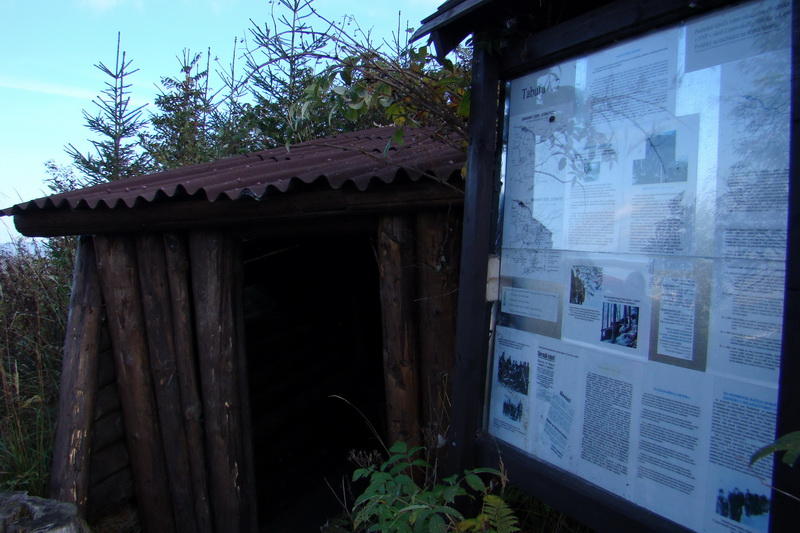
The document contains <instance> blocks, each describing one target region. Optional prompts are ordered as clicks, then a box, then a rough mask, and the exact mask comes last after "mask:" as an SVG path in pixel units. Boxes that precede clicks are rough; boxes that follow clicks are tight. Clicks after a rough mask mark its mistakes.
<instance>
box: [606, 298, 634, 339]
mask: <svg viewBox="0 0 800 533" xmlns="http://www.w3.org/2000/svg"><path fill="white" fill-rule="evenodd" d="M602 320H603V321H602V324H601V329H600V340H601V341H602V342H608V343H611V344H616V345H618V346H627V347H628V348H636V342H637V339H638V335H639V307H637V306H635V305H625V304H618V303H612V302H603V319H602Z"/></svg>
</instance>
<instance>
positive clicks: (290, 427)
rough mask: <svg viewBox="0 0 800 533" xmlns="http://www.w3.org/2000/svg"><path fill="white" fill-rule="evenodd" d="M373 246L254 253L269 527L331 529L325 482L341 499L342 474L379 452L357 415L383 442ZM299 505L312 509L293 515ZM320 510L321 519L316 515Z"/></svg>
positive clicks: (274, 246) (252, 314)
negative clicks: (362, 456) (357, 454)
mask: <svg viewBox="0 0 800 533" xmlns="http://www.w3.org/2000/svg"><path fill="white" fill-rule="evenodd" d="M372 241H373V239H371V238H370V235H361V234H358V235H346V236H335V237H330V236H326V237H324V238H321V237H319V236H315V237H306V238H291V239H277V240H276V239H270V240H252V241H245V242H244V243H243V249H242V260H243V271H244V302H243V303H244V305H243V307H244V314H245V320H244V324H245V339H246V354H247V367H248V376H249V383H248V384H249V389H250V411H251V419H252V428H253V449H254V469H255V481H256V492H257V497H258V512H259V524H261V526H262V528H263V527H265V526H269V527H270V530H271V531H278V530H280V525H279V524H280V523H281V522H283V521H284V519H285V523H286V525H287V527H289V526H293V527H295V528H296V527H297V520H299V519H308V520H309V521H311V520H317V521H319V523H318V524H309V525H315V526H317V527H318V526H319V525H321V524H323V523H324V521H325V519H326V518H330V517H332V516H334V515H335V514H337V513H338V512H340V511H341V507H340V505H339V504H338V502H337V500H336V497H335V495H334V494H333V492H332V491H331V490H330V489H329V488H328V487H327V484H326V483H325V480H327V482H328V483H330V485H331V486H332V487H337V486H338V487H339V490H341V478H342V475H344V474H346V473H348V472H351V471H352V468H353V466H352V464H350V463H349V461H348V460H347V456H348V452H349V451H350V450H353V449H356V450H362V449H365V450H372V449H377V448H379V447H380V445H379V444H378V442H377V440H376V437H375V436H374V435H372V433H371V432H370V430H369V428H368V427H367V424H366V422H365V421H364V419H363V418H362V416H361V415H360V414H359V412H358V411H357V410H356V409H358V410H359V411H361V412H362V413H363V414H364V416H366V417H367V418H368V419H369V420H370V422H371V423H372V424H373V425H374V426H375V427H376V428H378V430H379V431H381V432H383V427H385V422H384V420H385V416H386V415H385V413H386V411H385V391H384V377H383V360H382V339H381V337H382V335H381V308H380V296H379V290H378V287H379V284H378V272H377V263H376V258H375V252H374V247H373V246H374V243H373V242H372ZM345 400H346V401H345ZM351 404H352V405H351ZM298 502H301V504H302V505H303V508H302V511H301V512H300V513H299V514H295V515H294V516H291V515H292V513H291V508H292V506H293V505H294V504H295V503H298ZM312 509H319V511H320V516H313V517H309V516H308V514H309V513H313V512H314V511H312ZM282 513H285V514H284V516H282ZM325 513H327V516H326V515H325ZM275 528H278V529H275ZM290 529H291V528H290Z"/></svg>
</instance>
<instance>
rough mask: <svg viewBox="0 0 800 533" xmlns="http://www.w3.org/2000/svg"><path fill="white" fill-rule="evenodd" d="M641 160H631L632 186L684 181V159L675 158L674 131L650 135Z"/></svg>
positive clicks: (685, 177) (685, 164) (686, 167)
mask: <svg viewBox="0 0 800 533" xmlns="http://www.w3.org/2000/svg"><path fill="white" fill-rule="evenodd" d="M645 144H646V148H645V152H644V154H645V155H644V157H643V158H642V159H634V160H633V184H634V185H645V184H652V183H672V182H676V181H686V180H687V177H688V162H687V160H686V157H682V158H676V153H675V146H676V143H675V130H672V131H665V132H663V133H657V134H655V135H650V136H648V137H647V140H646V143H645Z"/></svg>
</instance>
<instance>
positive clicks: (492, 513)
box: [459, 494, 520, 533]
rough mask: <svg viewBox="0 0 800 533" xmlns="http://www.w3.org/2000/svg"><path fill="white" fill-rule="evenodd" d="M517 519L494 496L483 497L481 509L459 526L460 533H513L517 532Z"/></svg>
mask: <svg viewBox="0 0 800 533" xmlns="http://www.w3.org/2000/svg"><path fill="white" fill-rule="evenodd" d="M517 523H518V520H517V517H516V516H515V515H514V511H513V510H512V509H511V507H509V506H508V504H507V503H506V502H505V500H503V498H501V497H500V496H497V495H496V494H486V495H485V496H484V497H483V508H482V509H481V512H480V514H479V515H478V516H477V517H475V518H469V519H467V520H464V521H463V522H461V523H460V524H459V530H460V531H464V532H467V531H489V532H496V533H514V532H516V531H519V530H520V529H519V527H517Z"/></svg>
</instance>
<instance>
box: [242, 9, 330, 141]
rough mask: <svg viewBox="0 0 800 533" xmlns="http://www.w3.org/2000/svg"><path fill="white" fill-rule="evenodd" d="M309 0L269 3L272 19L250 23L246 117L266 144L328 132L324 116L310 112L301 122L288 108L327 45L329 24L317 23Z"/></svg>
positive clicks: (296, 98)
mask: <svg viewBox="0 0 800 533" xmlns="http://www.w3.org/2000/svg"><path fill="white" fill-rule="evenodd" d="M312 1H313V0H276V1H275V2H270V4H271V13H270V20H269V22H267V23H264V24H263V25H258V24H256V23H253V26H252V27H251V28H250V34H251V37H252V39H253V46H252V48H251V49H250V50H248V51H247V53H246V55H245V57H246V60H247V71H248V78H249V82H250V87H251V92H252V95H253V98H254V103H253V104H252V105H250V106H246V107H245V113H246V116H247V118H248V120H249V122H250V123H251V125H252V126H253V127H255V128H256V129H257V130H258V131H259V132H260V135H261V136H262V139H263V140H264V142H265V144H266V145H267V146H269V147H273V146H281V145H289V144H292V143H296V142H300V141H303V140H308V139H312V138H316V137H322V136H324V135H326V134H328V133H330V130H329V129H328V128H327V127H326V126H327V124H326V122H325V120H324V117H321V116H314V117H312V120H309V121H306V122H304V123H302V124H300V123H298V122H295V121H293V120H292V118H291V113H290V110H291V108H292V106H293V105H294V104H295V102H297V101H298V100H299V99H300V98H301V96H302V95H303V94H304V92H305V90H306V88H307V86H308V85H309V84H310V83H311V82H312V80H313V79H314V77H315V73H316V70H317V68H318V66H319V62H320V58H321V57H323V56H325V55H326V52H325V50H326V49H327V48H328V47H329V46H330V35H329V32H330V26H329V25H324V24H323V25H322V28H323V29H322V30H317V29H314V28H312V24H313V23H316V24H317V25H318V26H319V23H320V19H319V17H317V16H316V12H315V11H314V9H313V7H312Z"/></svg>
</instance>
